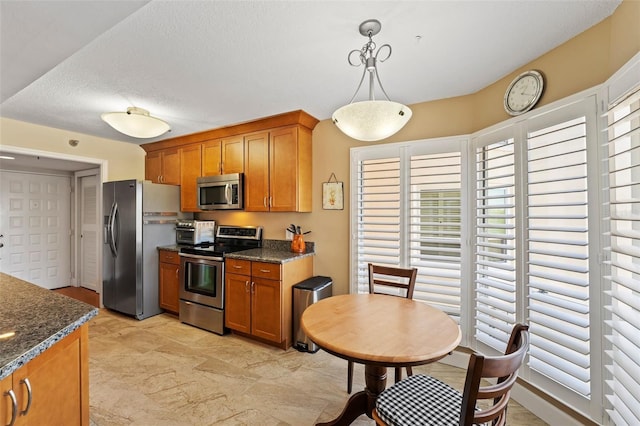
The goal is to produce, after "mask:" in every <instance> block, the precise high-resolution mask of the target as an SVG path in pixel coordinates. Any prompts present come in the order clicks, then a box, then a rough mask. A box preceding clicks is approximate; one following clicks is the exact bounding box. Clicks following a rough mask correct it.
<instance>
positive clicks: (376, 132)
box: [331, 101, 412, 142]
mask: <svg viewBox="0 0 640 426" xmlns="http://www.w3.org/2000/svg"><path fill="white" fill-rule="evenodd" d="M411 114H412V112H411V109H410V108H409V107H406V106H404V105H402V104H399V103H397V102H392V101H362V102H354V103H351V104H349V105H345V106H343V107H341V108H338V109H337V110H336V112H334V113H333V116H332V117H331V119H332V120H333V122H334V123H335V125H336V126H338V129H340V130H341V131H342V133H344V134H345V135H347V136H350V137H352V138H353V139H357V140H360V141H366V142H372V141H379V140H381V139H385V138H388V137H389V136H391V135H394V134H395V133H397V132H398V131H399V130H400V129H402V128H403V127H404V125H405V124H407V122H408V121H409V119H410V118H411Z"/></svg>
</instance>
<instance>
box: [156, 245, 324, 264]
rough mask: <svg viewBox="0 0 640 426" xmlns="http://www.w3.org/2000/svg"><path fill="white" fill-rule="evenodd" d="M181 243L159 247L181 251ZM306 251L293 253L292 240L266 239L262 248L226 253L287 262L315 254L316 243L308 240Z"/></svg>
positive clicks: (160, 248) (257, 259)
mask: <svg viewBox="0 0 640 426" xmlns="http://www.w3.org/2000/svg"><path fill="white" fill-rule="evenodd" d="M180 247H183V246H180V245H168V246H161V247H158V250H170V251H176V252H177V251H179V250H180ZM305 247H306V253H293V252H292V251H291V241H282V240H264V242H263V246H262V248H257V249H250V250H242V251H236V252H233V253H226V254H225V255H224V257H225V258H227V259H244V260H255V261H259V262H271V263H286V262H291V261H293V260H296V259H300V258H301V257H306V256H315V254H316V253H315V243H313V242H307V243H306V244H305Z"/></svg>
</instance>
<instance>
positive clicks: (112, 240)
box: [109, 202, 118, 257]
mask: <svg viewBox="0 0 640 426" xmlns="http://www.w3.org/2000/svg"><path fill="white" fill-rule="evenodd" d="M117 220H118V203H116V202H114V203H113V205H112V206H111V214H110V215H109V247H110V248H111V253H112V254H113V257H118V241H117V234H116V226H117V225H116V221H117Z"/></svg>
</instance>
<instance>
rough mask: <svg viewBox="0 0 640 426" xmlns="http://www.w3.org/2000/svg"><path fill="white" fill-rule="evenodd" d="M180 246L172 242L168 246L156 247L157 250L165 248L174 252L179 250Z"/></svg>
mask: <svg viewBox="0 0 640 426" xmlns="http://www.w3.org/2000/svg"><path fill="white" fill-rule="evenodd" d="M180 247H182V246H179V245H176V244H173V245H170V246H160V247H158V250H167V251H175V252H176V253H177V252H179V251H180Z"/></svg>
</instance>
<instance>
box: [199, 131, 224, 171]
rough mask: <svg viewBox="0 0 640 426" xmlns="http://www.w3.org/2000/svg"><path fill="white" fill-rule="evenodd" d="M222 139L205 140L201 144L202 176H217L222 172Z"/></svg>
mask: <svg viewBox="0 0 640 426" xmlns="http://www.w3.org/2000/svg"><path fill="white" fill-rule="evenodd" d="M221 152H222V139H214V140H210V141H206V142H205V143H203V144H202V176H217V175H219V174H221V173H222V167H221V164H220V159H221V158H222V155H221Z"/></svg>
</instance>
